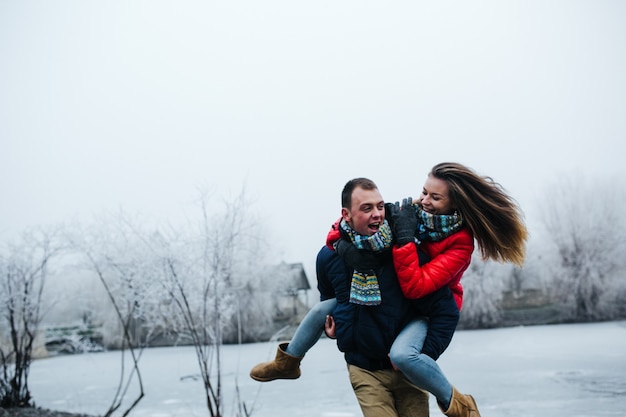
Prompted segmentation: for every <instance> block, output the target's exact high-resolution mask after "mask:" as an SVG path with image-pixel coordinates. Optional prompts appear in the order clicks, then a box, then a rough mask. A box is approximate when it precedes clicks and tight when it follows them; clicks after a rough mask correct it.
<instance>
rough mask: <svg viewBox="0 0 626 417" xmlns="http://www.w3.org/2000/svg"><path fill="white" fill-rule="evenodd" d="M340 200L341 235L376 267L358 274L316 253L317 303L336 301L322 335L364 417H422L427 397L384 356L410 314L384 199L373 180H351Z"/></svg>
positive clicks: (334, 257) (331, 255)
mask: <svg viewBox="0 0 626 417" xmlns="http://www.w3.org/2000/svg"><path fill="white" fill-rule="evenodd" d="M341 201H342V209H341V215H342V222H341V225H340V227H341V228H342V231H343V233H344V235H347V236H348V237H349V238H350V239H352V241H353V243H354V244H355V245H356V246H357V247H359V246H360V247H362V248H364V249H372V250H374V252H375V253H376V258H377V259H376V260H377V262H376V263H375V265H374V266H373V268H372V270H371V271H370V272H368V273H362V272H358V271H355V270H353V268H351V267H350V266H349V265H347V264H346V262H345V261H344V259H342V258H341V256H339V254H338V253H337V252H335V251H333V250H331V249H329V248H328V247H326V246H325V247H323V248H322V249H321V250H320V252H319V253H318V256H317V262H316V269H317V279H318V289H319V290H320V293H321V299H322V300H325V299H330V298H336V299H337V306H336V308H335V310H334V313H333V317H329V318H328V320H327V324H326V330H327V333H328V334H329V335H331V336H334V337H336V339H337V347H338V348H339V350H341V351H342V352H344V356H345V360H346V362H347V364H348V371H349V375H350V382H351V384H352V387H353V389H354V392H355V394H356V397H357V400H358V401H359V405H360V406H361V410H362V412H363V415H364V416H365V417H425V416H426V417H427V416H428V415H429V414H428V394H427V393H425V392H423V391H421V390H419V389H418V388H417V387H415V386H414V385H411V384H410V383H409V382H408V381H407V380H406V378H405V377H404V376H403V374H402V373H400V372H398V371H395V370H394V369H393V367H392V365H391V362H390V360H389V356H388V353H389V349H390V348H391V345H392V343H393V341H394V339H395V338H396V336H397V335H398V333H399V332H400V330H401V329H402V327H403V326H404V325H405V324H406V323H407V321H408V319H409V318H410V317H411V312H410V307H409V304H408V302H407V300H406V299H405V298H404V297H403V295H402V291H401V289H400V286H399V284H398V280H397V277H396V275H395V271H394V267H393V260H392V257H391V233H388V231H389V229H388V228H389V225H388V224H387V222H386V221H385V203H384V200H383V198H382V196H381V194H380V192H379V191H378V187H377V186H376V184H375V183H374V182H373V181H371V180H369V179H366V178H356V179H353V180H351V181H348V183H347V184H346V185H345V187H344V189H343V192H342V196H341ZM387 236H388V239H387ZM374 238H375V239H374Z"/></svg>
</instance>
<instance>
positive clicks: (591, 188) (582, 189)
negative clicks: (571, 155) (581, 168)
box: [542, 176, 626, 321]
mask: <svg viewBox="0 0 626 417" xmlns="http://www.w3.org/2000/svg"><path fill="white" fill-rule="evenodd" d="M546 189H547V192H545V193H544V194H543V195H544V196H549V199H548V200H547V201H542V206H543V208H544V210H543V214H544V217H543V222H544V224H545V226H546V230H547V232H548V233H549V236H550V239H551V241H552V242H553V244H554V245H555V248H556V252H557V253H558V260H559V264H560V265H559V266H560V271H558V272H557V274H556V276H555V277H554V281H555V286H554V288H555V295H556V297H557V299H559V300H561V301H562V302H565V303H567V305H569V306H570V307H571V318H572V320H576V321H580V320H582V321H592V320H597V319H606V318H610V317H611V316H612V314H613V311H614V310H615V304H613V303H612V302H611V301H610V300H609V299H608V298H609V296H610V294H613V293H615V291H613V290H612V289H611V288H610V287H609V286H608V282H607V280H608V279H610V278H611V277H612V276H613V274H615V273H616V272H617V271H620V270H623V268H624V265H625V258H624V256H623V255H624V248H625V246H624V242H625V240H626V239H625V238H626V223H625V220H624V217H623V216H622V213H621V212H622V209H623V207H624V202H625V199H624V193H623V190H624V186H623V182H621V181H619V180H612V179H609V178H605V179H591V178H581V177H579V176H578V177H576V176H572V177H569V178H567V177H562V178H561V180H560V182H557V183H554V184H551V185H549V186H548V187H547V188H546Z"/></svg>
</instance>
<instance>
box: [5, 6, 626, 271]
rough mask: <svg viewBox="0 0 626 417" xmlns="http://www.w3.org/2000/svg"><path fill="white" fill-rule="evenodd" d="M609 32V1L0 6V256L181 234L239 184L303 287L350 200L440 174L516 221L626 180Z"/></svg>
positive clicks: (617, 41)
mask: <svg viewBox="0 0 626 417" xmlns="http://www.w3.org/2000/svg"><path fill="white" fill-rule="evenodd" d="M625 21H626V2H624V1H621V0H615V1H607V0H599V1H576V0H574V1H572V0H563V1H554V0H538V1H532V0H530V1H529V0H524V1H506V2H504V1H499V0H494V1H446V2H423V1H394V2H374V1H356V0H345V1H324V0H322V1H315V2H313V1H308V2H301V1H292V0H284V1H277V0H264V1H252V0H250V1H221V2H217V1H159V0H149V1H125V0H124V1H110V0H107V1H78V0H76V1H54V2H52V1H23V0H19V1H18V0H2V1H0V60H1V64H0V141H1V145H2V146H1V148H0V149H1V150H0V196H1V197H0V198H1V199H2V204H0V238H4V237H7V236H10V235H11V234H13V233H15V232H16V231H21V230H23V229H24V228H26V227H28V226H32V225H45V224H51V223H56V222H64V221H69V220H71V219H72V218H78V219H86V220H89V219H90V218H91V216H92V215H93V214H97V213H101V212H105V211H115V210H118V209H119V208H123V209H124V210H126V211H128V212H131V213H143V214H144V215H146V216H148V217H155V218H161V219H169V220H171V221H178V220H179V219H182V218H184V216H185V215H187V216H190V215H193V214H194V213H195V210H196V208H195V206H194V205H193V201H194V199H196V197H197V196H198V193H197V187H198V186H205V185H208V186H212V187H215V189H216V190H217V192H218V193H220V194H221V195H225V196H234V195H236V194H238V193H239V192H240V190H241V189H242V187H243V186H244V183H245V184H246V188H247V190H248V192H249V193H250V196H251V197H252V198H253V199H254V200H255V201H256V202H255V204H254V206H253V207H254V210H255V211H256V212H257V213H258V214H259V215H260V217H261V219H262V220H263V221H264V223H266V225H267V226H268V227H270V228H271V229H273V230H275V231H276V236H277V237H278V239H279V240H281V241H282V242H283V246H282V248H280V249H279V248H277V249H276V261H277V262H278V261H281V260H284V261H286V262H305V264H307V266H310V265H312V264H313V259H314V257H315V254H316V252H317V250H318V249H319V247H320V246H321V245H322V244H323V241H324V238H325V236H326V232H327V230H328V227H329V226H330V224H331V223H332V221H333V220H335V218H336V217H337V216H338V215H339V209H340V207H339V206H340V204H339V203H340V200H339V194H340V191H341V188H342V187H343V185H344V183H345V182H346V181H347V180H348V179H350V178H353V177H356V176H367V177H370V178H372V179H373V180H375V181H376V182H377V183H378V185H379V187H380V189H381V191H382V192H383V196H384V197H385V198H386V199H387V200H391V201H394V200H397V199H400V198H402V197H404V196H406V195H413V196H416V195H417V194H418V193H419V191H420V190H421V186H422V184H423V181H424V179H425V175H426V173H427V172H428V170H429V169H430V167H431V166H432V165H434V164H435V163H437V162H441V161H444V160H453V161H458V162H462V163H465V164H467V165H469V166H471V167H473V168H474V169H476V170H477V171H478V172H479V173H482V174H485V175H490V176H492V177H493V178H494V179H496V180H497V181H499V182H500V183H502V184H503V185H504V186H505V188H507V189H508V190H509V191H510V192H511V193H512V194H513V195H514V196H515V197H516V198H517V199H518V200H519V201H520V203H521V204H522V206H523V207H524V209H525V210H526V212H527V215H530V213H531V212H532V210H534V207H535V206H536V205H537V204H555V202H554V201H551V199H550V195H549V192H546V190H545V189H544V188H542V183H545V182H546V181H553V180H554V177H555V176H557V175H566V176H567V175H570V174H573V173H576V172H578V173H583V174H584V175H586V176H590V177H591V176H600V178H610V177H611V176H616V175H617V176H623V175H624V173H625V171H626V168H625V165H626V163H625V162H624V150H625V148H626V147H625V146H624V139H625V137H626V117H625V116H626V76H625V75H624V74H626V25H625V24H624V22H625ZM537 201H539V202H540V203H537ZM309 272H311V273H312V271H309Z"/></svg>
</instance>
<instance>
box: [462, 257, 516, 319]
mask: <svg viewBox="0 0 626 417" xmlns="http://www.w3.org/2000/svg"><path fill="white" fill-rule="evenodd" d="M511 268H513V267H512V266H511V265H503V264H500V263H497V262H493V261H483V260H482V259H481V257H480V254H479V253H477V252H474V254H473V255H472V262H471V264H470V266H469V268H468V269H467V271H465V273H464V274H463V279H462V281H461V282H462V283H463V289H464V295H463V309H462V310H461V319H460V324H461V325H462V326H463V327H464V328H489V327H495V326H497V325H498V324H499V323H500V321H501V319H502V315H501V311H500V300H501V299H502V289H503V286H504V282H506V280H507V279H506V275H507V274H509V273H510V272H511Z"/></svg>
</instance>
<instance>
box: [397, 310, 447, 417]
mask: <svg viewBox="0 0 626 417" xmlns="http://www.w3.org/2000/svg"><path fill="white" fill-rule="evenodd" d="M427 332H428V321H427V320H426V319H425V318H423V317H419V318H416V319H414V320H412V321H411V322H409V324H407V325H406V327H405V328H404V329H402V331H401V332H400V334H399V335H398V337H397V338H396V340H395V341H394V342H393V346H391V351H390V352H389V357H390V359H391V362H392V363H393V364H394V365H395V366H396V367H397V368H398V369H399V370H400V371H402V373H404V375H405V376H406V377H407V379H408V380H409V381H411V382H412V383H413V384H415V385H417V386H418V387H419V388H422V389H424V390H426V391H428V392H430V393H431V394H433V395H434V396H435V397H436V398H437V401H438V402H439V403H440V404H441V405H442V407H444V409H447V408H448V407H449V405H450V400H451V399H452V385H451V384H450V382H448V380H447V378H446V377H445V375H444V374H443V372H442V371H441V368H439V365H437V362H435V361H434V360H433V359H432V358H431V357H430V356H428V355H426V354H423V353H422V346H423V345H424V340H425V339H426V334H427Z"/></svg>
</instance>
